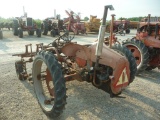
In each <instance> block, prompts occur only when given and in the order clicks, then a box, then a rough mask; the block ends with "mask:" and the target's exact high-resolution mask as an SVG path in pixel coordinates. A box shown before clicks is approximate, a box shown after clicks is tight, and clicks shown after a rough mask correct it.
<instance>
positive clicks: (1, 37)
mask: <svg viewBox="0 0 160 120" xmlns="http://www.w3.org/2000/svg"><path fill="white" fill-rule="evenodd" d="M0 39H3V33H2V31H1V30H0Z"/></svg>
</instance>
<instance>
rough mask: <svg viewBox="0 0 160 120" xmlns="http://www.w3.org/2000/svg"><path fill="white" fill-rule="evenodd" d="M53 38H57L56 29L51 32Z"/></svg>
mask: <svg viewBox="0 0 160 120" xmlns="http://www.w3.org/2000/svg"><path fill="white" fill-rule="evenodd" d="M51 36H52V37H55V36H56V31H55V30H54V29H52V30H51Z"/></svg>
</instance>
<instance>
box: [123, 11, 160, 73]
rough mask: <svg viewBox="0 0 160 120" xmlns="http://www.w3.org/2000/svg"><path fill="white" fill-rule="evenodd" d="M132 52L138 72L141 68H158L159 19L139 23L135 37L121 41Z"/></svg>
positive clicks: (159, 65) (159, 44) (159, 46)
mask: <svg viewBox="0 0 160 120" xmlns="http://www.w3.org/2000/svg"><path fill="white" fill-rule="evenodd" d="M123 45H124V46H126V47H127V48H128V49H130V51H131V52H132V53H133V55H134V57H135V59H136V63H137V69H138V73H139V72H141V71H143V70H146V69H147V70H152V69H154V68H156V67H158V68H160V19H158V18H153V17H152V18H151V17H150V14H149V15H148V18H147V19H145V21H143V22H140V23H139V29H138V30H137V34H136V37H134V38H132V39H128V40H125V41H123Z"/></svg>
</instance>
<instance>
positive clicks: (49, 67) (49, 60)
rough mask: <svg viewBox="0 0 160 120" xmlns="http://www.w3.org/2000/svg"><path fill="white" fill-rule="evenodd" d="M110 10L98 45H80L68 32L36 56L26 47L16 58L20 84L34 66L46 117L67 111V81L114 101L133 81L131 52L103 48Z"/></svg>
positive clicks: (35, 86) (35, 81)
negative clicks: (105, 94) (28, 67)
mask: <svg viewBox="0 0 160 120" xmlns="http://www.w3.org/2000/svg"><path fill="white" fill-rule="evenodd" d="M108 9H110V10H113V6H112V5H107V6H105V10H104V15H103V22H102V25H101V27H100V30H99V31H100V32H99V35H98V42H95V43H92V44H86V45H80V44H77V43H75V42H72V39H73V37H71V36H70V35H69V32H66V33H64V34H63V35H60V36H59V37H58V38H57V39H55V40H54V41H53V42H52V43H50V44H48V45H43V44H37V49H36V52H32V47H31V45H26V52H25V53H24V54H16V56H20V57H21V60H20V61H18V62H16V64H15V67H16V72H17V75H18V77H19V79H20V80H23V79H26V78H27V77H28V76H29V74H28V73H27V71H26V63H27V62H33V66H32V74H31V76H32V80H33V84H34V90H35V94H36V96H37V100H38V102H39V104H40V106H41V108H42V110H43V111H44V113H45V114H46V115H47V116H49V117H52V118H53V117H57V116H59V115H60V114H61V113H62V111H63V109H64V108H65V105H66V98H67V96H66V85H65V82H66V81H72V80H78V81H86V82H89V83H92V84H93V85H94V86H95V87H97V88H99V89H103V90H106V92H108V93H109V94H110V96H111V97H115V96H117V95H119V94H120V93H121V92H122V90H123V89H124V88H126V87H127V86H128V85H129V84H130V83H131V82H132V81H133V80H134V77H135V73H136V63H135V59H134V57H133V56H132V54H131V52H130V51H129V50H128V49H127V48H126V47H124V46H122V45H120V44H118V45H116V44H115V45H114V46H115V47H114V46H110V47H108V46H107V45H105V44H104V36H105V28H106V17H107V12H108ZM110 38H112V37H110ZM111 40H112V39H111ZM110 43H111V42H110ZM29 47H30V52H29ZM112 48H113V49H112ZM14 56H15V55H14ZM27 57H29V59H28V60H26V61H25V60H24V59H25V58H27Z"/></svg>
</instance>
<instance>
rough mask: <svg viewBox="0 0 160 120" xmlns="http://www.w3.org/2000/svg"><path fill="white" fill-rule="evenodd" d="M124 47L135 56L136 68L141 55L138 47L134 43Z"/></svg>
mask: <svg viewBox="0 0 160 120" xmlns="http://www.w3.org/2000/svg"><path fill="white" fill-rule="evenodd" d="M126 47H127V48H128V49H129V50H130V51H131V52H132V54H133V56H134V57H135V59H136V64H137V68H138V67H139V66H140V64H141V61H142V56H141V52H140V50H139V48H138V47H136V46H134V45H127V46H126Z"/></svg>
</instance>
